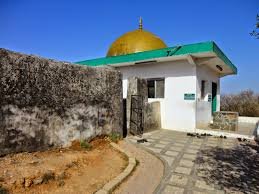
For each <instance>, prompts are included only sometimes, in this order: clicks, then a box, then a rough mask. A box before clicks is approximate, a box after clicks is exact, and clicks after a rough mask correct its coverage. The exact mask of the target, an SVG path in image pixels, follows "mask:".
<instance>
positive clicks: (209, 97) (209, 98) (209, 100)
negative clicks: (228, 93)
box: [208, 94, 212, 102]
mask: <svg viewBox="0 0 259 194" xmlns="http://www.w3.org/2000/svg"><path fill="white" fill-rule="evenodd" d="M211 100H212V96H211V94H209V95H208V102H211Z"/></svg>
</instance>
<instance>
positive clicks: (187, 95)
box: [184, 93, 195, 100]
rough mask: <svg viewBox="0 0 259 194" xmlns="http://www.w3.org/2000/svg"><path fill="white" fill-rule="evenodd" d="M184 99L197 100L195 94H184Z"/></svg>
mask: <svg viewBox="0 0 259 194" xmlns="http://www.w3.org/2000/svg"><path fill="white" fill-rule="evenodd" d="M184 100H195V94H191V93H188V94H184Z"/></svg>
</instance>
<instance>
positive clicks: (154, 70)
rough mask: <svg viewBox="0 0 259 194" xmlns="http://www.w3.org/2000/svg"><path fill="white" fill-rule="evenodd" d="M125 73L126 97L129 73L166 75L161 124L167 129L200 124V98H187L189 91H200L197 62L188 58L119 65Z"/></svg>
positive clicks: (192, 126) (146, 76)
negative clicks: (192, 61)
mask: <svg viewBox="0 0 259 194" xmlns="http://www.w3.org/2000/svg"><path fill="white" fill-rule="evenodd" d="M118 69H119V70H120V71H121V72H122V74H123V97H124V98H126V96H127V79H128V78H129V77H133V76H136V77H141V78H165V98H163V99H149V101H150V102H151V101H160V103H161V122H162V123H161V124H162V128H164V129H175V130H182V131H194V129H195V126H196V121H195V115H196V110H195V109H196V101H195V100H184V94H185V93H196V90H197V89H196V82H197V81H196V80H197V79H196V66H194V65H191V64H189V63H188V62H187V60H186V61H174V62H163V63H153V64H142V65H140V64H138V65H135V66H127V67H119V68H118Z"/></svg>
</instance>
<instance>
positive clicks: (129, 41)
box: [78, 22, 237, 132]
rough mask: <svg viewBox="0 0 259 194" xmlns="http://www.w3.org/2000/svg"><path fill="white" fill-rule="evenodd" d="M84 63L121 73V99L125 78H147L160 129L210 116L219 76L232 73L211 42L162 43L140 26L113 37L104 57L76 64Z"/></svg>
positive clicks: (192, 125) (198, 124)
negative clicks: (174, 44)
mask: <svg viewBox="0 0 259 194" xmlns="http://www.w3.org/2000/svg"><path fill="white" fill-rule="evenodd" d="M78 64H83V65H89V66H104V65H108V66H112V67H115V68H117V69H118V70H119V71H121V72H122V74H123V97H124V98H126V96H127V79H128V78H129V77H140V78H146V79H147V80H148V101H149V102H153V101H159V102H160V104H161V126H162V128H163V129H172V130H180V131H190V132H191V131H194V130H195V129H196V128H203V127H205V126H207V125H208V123H210V122H211V120H212V113H213V112H214V111H219V110H220V78H221V77H223V76H226V75H231V74H237V68H236V67H235V66H234V65H233V64H232V63H231V61H230V60H229V59H228V58H227V57H226V56H225V54H224V53H223V52H222V51H221V50H220V49H219V47H218V46H217V45H216V44H215V43H214V42H212V41H211V42H202V43H196V44H188V45H181V46H175V47H167V46H166V44H165V43H164V42H163V41H162V40H161V39H159V38H158V37H156V36H155V35H153V34H152V33H150V32H147V31H145V30H143V29H142V22H141V23H140V26H139V29H137V30H135V31H131V32H128V33H126V34H124V35H122V36H121V37H119V38H118V39H117V40H116V41H115V42H114V43H113V44H112V45H111V47H110V49H109V50H108V53H107V56H106V57H104V58H98V59H92V60H86V61H81V62H78Z"/></svg>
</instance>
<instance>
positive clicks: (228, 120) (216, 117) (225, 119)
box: [212, 111, 238, 131]
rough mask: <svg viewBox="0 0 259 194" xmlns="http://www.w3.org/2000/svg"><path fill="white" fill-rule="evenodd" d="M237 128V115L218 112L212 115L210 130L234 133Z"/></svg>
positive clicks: (235, 113)
mask: <svg viewBox="0 0 259 194" xmlns="http://www.w3.org/2000/svg"><path fill="white" fill-rule="evenodd" d="M237 127H238V113H237V112H228V111H218V112H214V113H213V124H212V128H214V129H221V130H225V131H236V130H237Z"/></svg>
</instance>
